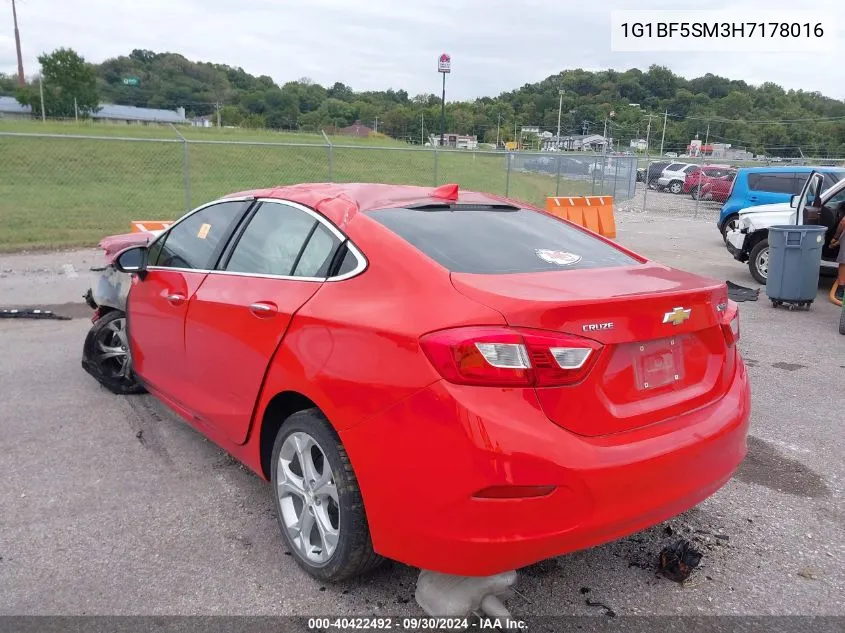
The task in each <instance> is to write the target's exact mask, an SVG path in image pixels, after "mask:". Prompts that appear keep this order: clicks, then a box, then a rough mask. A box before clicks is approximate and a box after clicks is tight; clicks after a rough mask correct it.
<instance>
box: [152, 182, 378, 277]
mask: <svg viewBox="0 0 845 633" xmlns="http://www.w3.org/2000/svg"><path fill="white" fill-rule="evenodd" d="M247 200H255V201H256V202H262V203H264V202H267V203H272V204H281V205H287V206H289V207H293V208H294V209H297V210H299V211H302V212H304V213H306V214H308V215H310V216H311V217H312V218H314V219H315V220H316V221H317V222H319V223H321V224H322V225H323V226H325V227H326V228H327V229H328V230H329V231H330V232H331V233H332V235H334V236H335V237H336V238H337V239H338V240H340V242H341V243H343V242H346V246H347V248H348V249H349V252H351V253H352V255H353V256H354V257H355V259H356V261H357V262H358V263H357V265H356V266H355V268H353V269H352V270H351V271H349V272H348V273H344V274H343V275H336V276H335V277H297V276H295V275H266V274H261V273H244V272H237V271H230V270H205V269H199V268H168V267H167V266H148V267H147V270H172V271H175V272H183V273H205V274H208V275H227V276H230V277H254V278H257V279H281V280H284V281H310V282H320V283H329V282H335V281H345V280H347V279H351V278H352V277H356V276H357V275H359V274H361V273H362V272H364V270H365V269H366V268H367V265H368V261H367V258H366V257H365V256H364V253H362V252H361V249H359V248H358V247H357V246H356V245H355V244H354V243H353V242H352V240H350V239H349V238H348V237H347V236H346V235H344V234H343V233H342V232H341V231H340V229H338V228H337V227H336V226H335V225H334V224H332V223H331V222H330V221H329V220H328V218H326V217H324V216H322V215H321V214H319V213H317V212H316V211H314V210H313V209H311V208H309V207H306V206H305V205H303V204H300V203H298V202H294V201H293V200H285V199H283V198H254V197H253V196H244V197H238V198H220V199H218V200H214V201H212V202H208V203H206V204H204V205H202V206H199V207H197V208H196V209H193V210H191V211H189V212H188V213H186V214H185V215H184V216H182V217H181V218H179V219H178V220H176V221H175V222H174V223H173V224H171V225H170V226H169V227H167V229H166V230H165V231H164V232H163V233H162V234H161V235H159V236H158V237H157V238H156V239H155V240H153V241H152V242H151V243H150V244H149V245H148V246H147V248H150V247H152V245H153V244H154V243H155V242H157V241H158V240H160V239H162V237H163V236H164V235H166V234H167V233H168V232H169V231H170V230H171V229H173V227H175V226H177V225H178V224H179V223H180V222H182V221H183V220H186V219H187V218H189V217H190V216H192V215H193V214H194V213H196V212H198V211H201V210H203V209H205V208H207V207H210V206H212V205H215V204H219V203H221V202H246V201H247Z"/></svg>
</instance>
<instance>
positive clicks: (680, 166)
mask: <svg viewBox="0 0 845 633" xmlns="http://www.w3.org/2000/svg"><path fill="white" fill-rule="evenodd" d="M683 168H684V163H672V164H671V165H669V166H668V167H666V168H665V170H664V171H680V170H681V169H683Z"/></svg>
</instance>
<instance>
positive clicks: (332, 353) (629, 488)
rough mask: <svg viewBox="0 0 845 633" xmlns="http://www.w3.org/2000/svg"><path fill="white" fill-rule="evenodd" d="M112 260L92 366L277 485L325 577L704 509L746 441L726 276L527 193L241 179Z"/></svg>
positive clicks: (564, 546)
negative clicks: (254, 184) (112, 280)
mask: <svg viewBox="0 0 845 633" xmlns="http://www.w3.org/2000/svg"><path fill="white" fill-rule="evenodd" d="M137 239H138V240H139V241H141V240H142V239H143V238H140V237H139V238H137ZM112 268H113V269H114V271H115V273H116V274H123V275H132V276H133V279H132V281H131V283H129V284H126V286H127V287H128V288H129V290H128V298H127V299H126V300H125V301H124V302H122V303H121V301H120V298H119V296H118V298H117V299H115V300H114V303H115V304H116V305H112V306H106V309H102V308H101V307H100V306H98V308H97V310H98V313H97V314H96V315H95V318H94V321H95V322H94V325H93V327H92V329H91V332H90V333H89V335H88V338H87V339H86V345H85V350H84V362H85V364H86V365H87V367H88V368H89V370H90V371H92V373H93V374H94V375H95V376H98V378H99V377H101V376H102V375H104V374H108V375H109V376H110V379H111V384H112V386H116V387H117V389H116V390H118V391H126V390H129V391H133V390H139V389H146V390H148V391H149V392H150V393H152V394H153V395H154V396H156V397H157V398H159V399H160V400H162V401H163V402H164V403H165V404H166V405H168V406H169V407H171V408H172V409H173V410H174V411H175V412H176V413H178V414H179V415H181V416H182V417H183V418H184V419H185V420H186V421H187V422H188V423H189V424H191V425H192V426H194V427H195V428H196V429H197V430H198V431H199V432H200V433H202V434H204V435H206V436H207V437H209V438H210V439H211V440H213V441H214V442H215V443H217V444H218V445H219V446H221V447H222V448H223V449H224V450H225V451H227V452H228V453H229V454H231V455H232V456H233V457H235V458H237V459H238V460H240V461H242V462H243V463H244V464H245V465H246V466H248V467H249V468H250V469H251V470H253V471H254V472H255V473H257V474H258V475H259V476H260V477H262V478H263V479H266V480H270V481H271V482H272V488H271V494H272V498H273V503H274V505H275V508H276V513H277V516H278V519H279V524H280V528H281V532H282V536H283V539H284V541H285V543H286V548H287V549H289V550H290V551H291V552H292V555H293V557H294V558H295V560H296V561H297V562H298V563H299V565H301V566H302V567H303V568H304V569H305V570H306V571H307V572H308V573H310V574H312V575H313V576H315V577H317V578H320V579H324V580H338V579H341V578H346V577H349V576H353V575H356V574H359V573H363V572H365V571H367V570H369V569H371V568H373V567H374V566H376V565H377V564H378V563H379V562H380V561H381V560H382V558H383V557H386V558H390V559H395V560H397V561H401V562H403V563H405V564H408V565H411V566H415V567H421V568H424V569H430V570H434V571H438V572H444V573H450V574H462V575H474V576H481V575H488V574H495V573H498V572H502V571H506V570H511V569H515V568H519V567H523V566H526V565H529V564H532V563H534V562H537V561H539V560H542V559H546V558H551V557H554V556H558V555H561V554H564V553H566V552H571V551H574V550H578V549H582V548H587V547H591V546H594V545H597V544H599V543H603V542H607V541H610V540H613V539H616V538H620V537H622V536H625V535H628V534H631V533H633V532H636V531H639V530H642V529H644V528H646V527H648V526H651V525H654V524H656V523H659V522H661V521H664V520H666V519H668V518H670V517H673V516H675V515H677V514H679V513H681V512H684V511H685V510H687V509H689V508H690V507H692V506H695V505H696V504H698V503H699V502H701V501H702V500H704V499H705V498H707V497H709V496H710V495H712V494H713V493H714V492H715V491H716V490H718V489H719V488H720V487H721V486H722V485H724V484H725V483H726V482H727V481H728V479H729V478H730V477H731V475H732V474H733V472H734V471H735V469H736V468H737V466H738V465H739V464H740V462H741V461H742V459H743V457H744V456H745V453H746V436H747V431H748V422H749V409H750V395H749V387H748V377H747V374H746V370H745V366H744V364H743V362H742V359H741V357H740V355H739V351H738V348H737V341H738V338H739V314H738V310H737V306H736V304H735V303H733V302H732V301H729V300H728V295H727V288H726V285H725V284H724V283H723V282H721V281H715V280H709V279H705V278H703V277H700V276H698V275H694V274H692V273H688V272H684V271H680V270H675V269H672V268H669V267H667V266H663V265H660V264H657V263H655V262H651V261H649V260H647V259H646V258H644V257H642V256H640V255H637V254H635V253H633V252H631V251H629V250H627V249H625V248H624V247H622V246H620V245H618V244H616V243H614V242H612V241H610V240H607V239H605V238H602V237H600V236H598V235H596V234H594V233H592V232H590V231H588V230H586V229H583V228H581V227H579V226H576V225H574V224H571V223H569V222H566V221H564V220H561V219H559V218H557V217H555V216H552V215H550V214H547V213H545V212H543V211H541V210H539V209H535V208H532V207H528V206H525V205H523V204H521V203H519V202H515V201H510V200H506V199H503V198H499V197H495V196H491V195H486V194H478V193H470V192H459V191H458V187H457V185H446V186H443V187H440V188H437V189H432V188H425V187H406V186H395V185H369V184H313V185H295V186H290V187H277V188H270V189H260V190H254V191H246V192H241V193H236V194H232V195H231V196H227V197H225V198H222V199H219V200H215V201H212V202H209V203H207V204H205V205H203V206H201V207H198V208H197V209H195V210H194V211H192V212H190V213H188V214H187V215H185V216H184V217H183V218H181V219H180V220H178V221H176V222H175V223H174V224H173V225H172V226H170V227H169V228H168V229H166V230H165V231H164V232H163V233H162V234H161V235H159V236H158V237H155V238H152V239H150V240H149V244H146V243H143V242H142V243H140V244H137V245H134V246H130V247H128V248H127V249H125V250H122V251H121V252H120V253H118V254H117V255H116V256H115V257H114V259H113V266H112ZM118 295H119V293H118ZM104 324H105V325H104ZM97 368H99V369H97ZM165 494H166V492H165Z"/></svg>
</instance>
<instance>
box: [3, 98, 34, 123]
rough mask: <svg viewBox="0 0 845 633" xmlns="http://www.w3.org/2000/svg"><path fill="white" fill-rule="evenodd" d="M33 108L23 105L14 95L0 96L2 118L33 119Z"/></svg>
mask: <svg viewBox="0 0 845 633" xmlns="http://www.w3.org/2000/svg"><path fill="white" fill-rule="evenodd" d="M31 118H32V108H31V107H30V106H25V105H21V104H20V103H18V100H17V99H15V98H14V97H0V119H31Z"/></svg>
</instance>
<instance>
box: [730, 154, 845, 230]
mask: <svg viewBox="0 0 845 633" xmlns="http://www.w3.org/2000/svg"><path fill="white" fill-rule="evenodd" d="M814 170H818V171H819V172H820V173H822V174H823V175H824V179H825V187H826V188H827V187H830V186H832V185H833V184H835V183H836V182H838V181H839V180H841V179H842V178H843V177H845V169H842V168H839V167H803V166H793V167H743V168H741V169H739V170H738V172H737V175H736V180H735V181H734V186H733V189H732V190H731V195H730V197H729V198H728V199H727V201H726V202H725V204H724V205H722V210H721V212H720V213H719V219H718V220H717V222H716V226H717V228H718V229H719V231H720V232H721V233H722V236H723V237H724V236H726V235H727V232H728V231H730V230H732V229H734V228H736V220H737V219H738V218H739V213H740V211H742V210H743V209H746V208H748V207H753V206H758V205H763V204H775V203H783V202H786V203H789V200H790V198H791V197H792V196H793V195H796V194H799V193H801V190H802V188H803V187H804V184H805V183H806V182H807V178H809V176H810V174H811V173H812V172H813V171H814Z"/></svg>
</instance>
